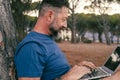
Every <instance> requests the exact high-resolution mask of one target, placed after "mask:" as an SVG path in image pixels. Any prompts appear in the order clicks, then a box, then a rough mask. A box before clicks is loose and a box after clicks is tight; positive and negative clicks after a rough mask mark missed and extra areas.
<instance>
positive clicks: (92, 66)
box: [78, 61, 96, 69]
mask: <svg viewBox="0 0 120 80" xmlns="http://www.w3.org/2000/svg"><path fill="white" fill-rule="evenodd" d="M78 65H79V66H86V67H88V68H92V69H95V68H96V66H95V65H94V64H93V63H92V62H89V61H82V62H80V63H79V64H78Z"/></svg>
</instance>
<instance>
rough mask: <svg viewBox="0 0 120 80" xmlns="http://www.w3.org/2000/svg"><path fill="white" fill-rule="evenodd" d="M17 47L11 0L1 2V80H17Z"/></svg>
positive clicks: (1, 0) (0, 0)
mask: <svg viewBox="0 0 120 80" xmlns="http://www.w3.org/2000/svg"><path fill="white" fill-rule="evenodd" d="M15 47H16V35H15V24H14V21H13V17H12V13H11V8H10V0H0V80H15V77H14V76H15V75H14V65H13V55H14V50H15Z"/></svg>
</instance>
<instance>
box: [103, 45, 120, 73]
mask: <svg viewBox="0 0 120 80" xmlns="http://www.w3.org/2000/svg"><path fill="white" fill-rule="evenodd" d="M119 64H120V46H117V47H116V49H115V50H114V51H113V52H112V54H111V55H110V57H109V58H108V60H107V61H106V62H105V64H104V67H106V68H108V69H109V70H111V71H112V72H115V71H116V69H117V68H118V66H119Z"/></svg>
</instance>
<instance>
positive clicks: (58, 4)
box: [39, 0, 69, 16]
mask: <svg viewBox="0 0 120 80" xmlns="http://www.w3.org/2000/svg"><path fill="white" fill-rule="evenodd" d="M50 7H52V8H53V7H54V8H62V7H67V8H69V2H68V0H43V1H42V2H41V4H40V6H39V16H43V15H44V13H45V12H46V10H47V8H50Z"/></svg>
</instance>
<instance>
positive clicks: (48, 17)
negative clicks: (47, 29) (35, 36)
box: [47, 10, 55, 22]
mask: <svg viewBox="0 0 120 80" xmlns="http://www.w3.org/2000/svg"><path fill="white" fill-rule="evenodd" d="M54 16H55V15H54V11H52V10H49V11H48V14H47V20H48V21H49V22H52V21H53V20H54Z"/></svg>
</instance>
